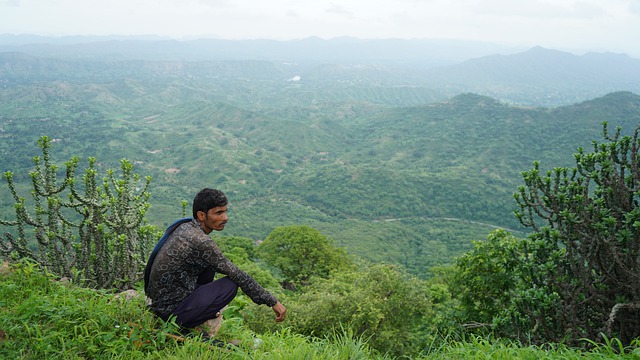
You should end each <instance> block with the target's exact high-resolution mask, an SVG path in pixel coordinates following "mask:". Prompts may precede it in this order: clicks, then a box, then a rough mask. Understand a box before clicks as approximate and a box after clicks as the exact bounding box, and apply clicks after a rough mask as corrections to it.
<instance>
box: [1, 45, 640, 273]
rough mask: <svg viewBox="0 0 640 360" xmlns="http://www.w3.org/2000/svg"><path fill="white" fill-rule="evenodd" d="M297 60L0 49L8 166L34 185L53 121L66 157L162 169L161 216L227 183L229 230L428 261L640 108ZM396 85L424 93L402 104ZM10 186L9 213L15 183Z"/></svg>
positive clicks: (503, 215)
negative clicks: (448, 90)
mask: <svg viewBox="0 0 640 360" xmlns="http://www.w3.org/2000/svg"><path fill="white" fill-rule="evenodd" d="M20 74H22V75H20ZM74 74H75V75H74ZM196 75H197V76H196ZM290 75H291V73H287V72H286V71H285V70H282V68H281V67H279V66H275V65H273V64H271V63H268V62H203V63H180V62H175V63H167V62H124V63H121V62H108V61H107V62H98V61H89V62H76V61H70V60H45V59H41V58H34V57H30V56H26V55H23V54H2V61H0V79H3V80H2V82H1V83H3V84H4V86H2V87H0V137H2V142H0V154H1V156H2V159H3V160H2V169H0V170H2V171H6V170H12V171H13V172H15V173H17V175H16V179H18V180H20V181H21V183H22V184H24V185H25V186H26V185H27V184H28V183H29V181H28V174H27V173H28V171H29V170H30V168H31V163H30V161H31V160H30V159H31V157H32V156H34V155H37V154H38V149H37V147H36V145H35V144H36V140H37V139H38V137H39V136H41V135H48V136H50V137H52V138H54V139H56V143H55V145H54V153H55V154H54V156H55V158H56V159H57V161H59V162H60V163H62V161H64V160H67V159H69V158H70V157H71V156H73V155H79V156H81V159H82V161H83V164H86V159H87V158H88V157H89V156H95V157H97V158H98V161H99V163H100V164H99V168H100V169H101V170H105V169H106V168H116V167H117V166H118V165H117V164H118V160H119V159H120V158H123V157H124V158H127V159H129V160H131V161H132V162H133V163H134V164H135V166H136V171H137V172H138V173H140V174H141V175H151V176H152V177H153V179H154V180H153V184H152V188H151V192H152V200H151V201H152V205H153V207H152V209H151V211H150V213H149V217H150V220H151V221H152V223H154V224H157V225H159V226H164V225H166V224H168V223H169V222H171V221H172V220H173V219H174V218H175V217H177V216H180V209H179V204H180V201H181V200H185V199H186V200H191V198H192V196H193V194H194V193H195V191H197V190H198V189H200V188H202V187H205V186H214V187H218V188H221V189H223V190H225V192H227V193H228V194H229V196H230V198H231V201H232V204H231V206H232V209H233V213H232V223H231V224H230V226H229V227H228V229H227V230H226V231H225V232H226V233H228V234H230V235H242V236H247V237H251V238H255V239H260V238H264V237H265V236H266V235H267V234H268V233H269V232H270V231H271V230H272V229H273V228H274V227H276V226H279V225H288V224H308V225H311V226H313V227H316V228H318V229H320V230H321V231H323V232H324V233H326V234H327V235H328V236H330V237H332V238H334V239H335V240H336V241H337V242H338V243H339V244H341V245H343V246H345V247H346V248H347V249H348V250H349V251H351V252H353V253H355V254H358V255H360V256H362V257H364V258H367V259H371V260H373V261H383V262H390V263H396V264H402V265H405V266H406V267H407V268H408V269H410V270H411V271H412V272H414V273H416V274H421V275H424V274H428V273H429V270H428V269H429V268H430V267H431V266H433V265H435V264H439V263H443V262H444V263H446V262H448V261H450V259H451V258H452V257H453V256H455V255H456V254H460V253H461V252H462V251H464V250H466V249H468V248H469V246H470V241H471V240H472V239H480V238H484V237H486V234H487V233H488V232H489V231H490V230H492V229H493V228H495V227H506V228H508V229H511V230H513V231H521V230H523V229H519V228H518V224H517V223H516V221H515V219H514V218H513V216H512V214H511V211H512V210H513V208H514V206H515V204H514V202H513V200H512V193H513V192H515V190H516V188H517V186H518V185H519V184H520V172H521V171H523V170H526V169H528V168H530V166H531V164H532V162H533V161H535V160H540V161H541V162H542V165H543V167H545V166H546V167H553V166H560V165H570V164H571V161H572V157H571V154H572V153H573V152H574V151H575V149H576V148H577V147H579V146H583V147H588V146H590V142H591V140H593V139H597V138H599V135H600V131H601V122H602V121H605V120H606V121H609V122H610V124H611V125H612V126H617V125H621V126H624V127H625V128H627V129H630V128H633V127H635V126H636V124H637V123H638V122H639V121H640V111H639V108H640V105H639V103H640V98H639V97H638V96H637V95H635V94H633V93H629V92H616V93H612V94H609V95H606V96H604V97H601V98H597V99H593V100H589V101H586V102H582V103H577V104H573V105H569V106H563V107H556V108H552V109H548V108H541V107H518V106H514V105H508V104H506V103H504V102H500V101H498V100H496V99H493V98H489V97H485V96H480V95H476V94H463V95H459V96H455V97H450V98H448V99H446V100H443V101H436V102H434V97H432V96H430V95H429V94H428V93H424V92H422V94H421V97H422V100H421V98H420V97H407V93H404V92H402V91H400V90H393V89H394V88H393V87H388V88H384V87H382V88H381V89H382V90H380V89H378V90H376V89H377V87H376V86H371V84H370V83H367V82H366V81H364V80H363V84H364V85H363V86H362V87H356V86H353V84H351V85H348V86H342V87H336V85H335V83H330V82H329V83H328V84H324V85H322V84H320V85H318V84H319V83H318V84H316V85H313V83H312V84H311V85H310V84H307V83H305V82H304V81H293V82H292V81H288V82H287V81H284V80H281V81H278V80H274V79H276V78H278V77H280V78H281V79H282V78H286V77H288V76H290ZM47 76H50V78H47ZM74 76H76V77H74ZM323 89H324V90H323ZM330 89H334V90H335V91H329V90H330ZM391 91H395V92H393V93H392V92H391ZM416 91H417V90H416ZM418 92H420V91H418ZM346 93H349V94H351V95H350V96H346V95H345V94H346ZM390 94H392V96H389V95H390ZM427 98H430V99H431V101H427ZM394 99H395V100H394ZM397 99H404V100H402V101H404V102H416V103H420V104H421V105H415V106H406V105H405V106H397V105H396V106H390V105H391V104H392V103H396V104H397V103H398V102H399V101H398V100H397ZM407 99H409V100H407ZM81 168H82V167H81ZM0 201H1V202H0V208H2V209H4V210H3V211H2V213H4V214H6V213H7V212H8V211H9V209H10V208H11V201H10V199H9V196H8V194H7V191H6V189H2V191H0Z"/></svg>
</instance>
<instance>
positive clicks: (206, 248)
mask: <svg viewBox="0 0 640 360" xmlns="http://www.w3.org/2000/svg"><path fill="white" fill-rule="evenodd" d="M227 203H228V202H227V198H226V196H225V195H224V194H223V193H222V191H220V190H215V189H209V188H205V189H203V190H201V191H200V192H199V193H198V194H197V195H196V196H195V198H194V199H193V218H192V219H183V220H180V221H178V222H176V223H174V225H177V226H172V227H170V228H169V229H167V232H166V233H165V236H163V239H161V240H160V242H159V243H158V245H157V246H156V249H154V252H153V253H152V255H151V257H150V259H149V262H148V263H147V268H146V269H145V292H146V294H147V296H148V297H149V298H150V299H151V305H150V308H151V309H152V310H153V311H154V312H155V313H156V314H157V315H158V316H159V317H160V318H162V319H163V320H165V321H166V320H168V319H169V318H170V317H171V316H175V318H176V320H175V321H176V323H177V324H178V325H181V326H183V327H185V328H194V327H196V326H199V325H201V324H204V323H205V322H207V321H208V320H210V319H214V318H217V317H218V316H220V311H221V310H222V309H223V308H224V307H225V306H226V305H227V304H229V303H230V302H231V301H232V300H233V298H234V297H235V296H236V293H237V291H238V287H240V288H241V289H242V291H243V292H244V293H245V294H247V295H248V296H249V297H250V298H251V300H253V302H255V303H256V304H266V305H268V306H270V307H271V308H272V309H273V311H274V312H275V315H276V321H277V322H281V321H283V320H284V319H285V316H286V312H287V309H286V308H285V307H284V306H283V305H282V304H281V303H280V301H278V300H277V299H276V298H275V296H273V295H272V294H271V293H269V292H268V291H267V290H265V289H264V288H263V287H262V286H260V284H258V283H257V282H256V281H255V280H254V279H253V278H252V277H251V276H249V275H248V274H247V273H245V272H244V271H242V270H240V269H238V267H237V266H236V265H235V264H233V263H232V262H231V261H230V260H229V259H227V258H226V257H225V256H224V254H222V252H221V251H220V249H219V248H218V246H217V245H216V244H215V243H214V242H213V239H211V237H210V236H209V234H210V233H211V232H212V231H214V230H215V231H222V230H223V229H224V226H225V225H226V223H227V221H228V220H229V217H228V216H227ZM180 222H181V223H180ZM172 229H173V232H171V230H172ZM215 273H221V274H224V275H226V276H225V277H223V278H220V279H218V280H215V281H213V278H214V275H215Z"/></svg>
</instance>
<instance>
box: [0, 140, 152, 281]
mask: <svg viewBox="0 0 640 360" xmlns="http://www.w3.org/2000/svg"><path fill="white" fill-rule="evenodd" d="M38 145H39V147H40V148H41V149H42V157H40V156H36V157H34V158H33V161H34V165H35V169H34V171H32V172H31V173H30V175H31V182H32V187H33V189H32V190H31V195H32V198H33V210H31V211H29V210H28V207H30V206H28V205H27V201H26V199H25V198H24V197H22V196H20V195H19V194H18V191H17V190H16V184H15V181H14V174H13V173H12V172H10V171H8V172H5V173H4V178H5V179H6V181H7V184H8V188H9V191H10V192H11V195H12V196H13V199H14V201H15V205H14V208H15V220H12V221H6V220H0V224H2V225H7V226H9V227H12V228H14V229H15V231H13V232H6V233H5V234H4V235H3V236H2V237H1V238H0V255H2V256H4V257H13V258H30V259H33V260H35V261H36V262H38V263H39V264H40V265H42V266H43V267H45V268H47V269H48V270H49V271H51V272H52V273H54V274H56V275H58V276H60V277H69V278H72V279H73V280H74V281H76V282H78V283H81V284H83V285H85V286H90V287H95V288H101V289H126V288H131V287H133V286H134V284H135V283H136V282H137V281H139V280H140V279H141V273H142V269H143V267H144V262H145V260H146V255H147V254H148V252H149V249H150V248H151V246H152V244H153V242H154V241H155V240H156V238H157V237H158V234H157V231H156V230H155V228H154V227H152V226H150V225H147V223H146V220H145V214H146V212H147V210H148V209H149V202H148V199H149V192H148V187H149V183H150V181H151V178H150V177H146V178H145V179H144V182H143V181H142V179H141V178H140V176H139V175H137V174H134V173H133V165H132V164H131V162H129V161H128V160H126V159H123V160H121V162H120V169H121V174H119V175H116V172H115V171H113V170H111V169H109V170H107V175H106V176H105V177H104V178H102V179H99V177H98V171H97V169H96V159H95V158H89V160H88V161H89V165H88V167H87V168H86V169H85V171H84V174H83V176H82V178H81V179H78V178H77V177H76V170H77V167H78V163H79V159H78V158H77V157H73V158H71V160H69V161H67V162H66V163H65V166H66V173H65V177H64V179H62V180H58V178H57V173H58V167H57V166H56V165H55V164H53V163H52V162H51V158H50V150H51V145H52V141H51V139H50V138H49V137H47V136H43V137H41V138H40V139H39V140H38ZM141 183H142V184H141ZM140 185H141V186H140ZM29 230H31V231H32V232H30V231H29Z"/></svg>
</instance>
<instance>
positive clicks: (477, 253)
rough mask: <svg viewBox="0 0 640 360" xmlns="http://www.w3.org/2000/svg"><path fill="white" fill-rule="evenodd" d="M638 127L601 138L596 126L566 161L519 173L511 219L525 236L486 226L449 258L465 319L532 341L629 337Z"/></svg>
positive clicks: (635, 326) (634, 307)
mask: <svg viewBox="0 0 640 360" xmlns="http://www.w3.org/2000/svg"><path fill="white" fill-rule="evenodd" d="M638 131H639V130H638V129H636V130H635V131H634V132H633V134H632V135H630V136H623V135H622V133H621V130H620V129H618V131H617V132H616V133H615V134H614V135H610V134H609V133H608V130H607V125H606V123H605V126H604V133H603V139H604V141H603V142H597V141H594V142H593V152H586V151H584V150H583V149H582V148H580V149H578V151H577V153H576V154H575V155H574V157H575V162H576V165H575V167H572V168H560V167H558V168H555V169H553V170H549V171H546V172H544V173H543V172H542V171H541V170H540V165H539V164H537V163H536V164H535V165H534V168H533V169H532V170H529V171H526V172H523V178H524V182H525V185H523V186H521V187H520V188H519V191H518V192H517V193H516V194H515V197H516V200H517V202H518V204H519V209H518V210H517V211H516V215H517V217H518V218H519V219H520V220H521V221H522V223H523V224H524V225H526V226H530V227H532V228H533V232H532V234H530V235H529V236H528V237H527V238H524V239H517V238H515V237H514V236H512V235H511V234H509V233H508V232H505V231H503V230H498V231H495V232H494V233H492V234H490V235H489V237H488V239H487V240H486V241H478V242H475V244H474V249H473V250H472V251H470V252H468V253H466V254H464V255H463V256H461V257H460V258H458V259H457V261H456V264H455V265H456V266H455V275H454V277H453V280H454V284H455V285H454V286H452V289H453V290H454V293H457V294H458V296H457V297H458V298H459V299H460V302H461V310H462V315H463V320H464V321H466V322H467V323H468V324H470V325H474V324H475V325H476V326H479V327H481V328H483V329H488V330H490V331H491V332H492V333H494V334H497V335H499V336H502V337H513V338H517V339H519V340H521V341H531V342H533V343H548V342H554V343H559V342H563V343H567V344H578V343H581V342H583V341H584V339H590V340H591V341H592V342H594V343H596V342H602V341H605V340H606V339H607V338H611V337H616V338H618V339H620V341H621V343H622V344H629V343H631V342H632V341H633V340H634V339H635V338H637V336H638V334H640V324H639V323H638V321H637V311H638V309H639V308H640V305H638V294H637V292H638V290H639V289H640V283H639V282H638V273H639V272H640V269H639V268H638V258H639V256H638V254H639V250H638V242H639V241H638V240H639V239H640V234H638V228H639V226H640V223H639V222H638V211H639V209H638V194H639V193H638V186H637V184H638V181H640V171H638V164H639V161H638V155H639V154H640V139H639V138H638Z"/></svg>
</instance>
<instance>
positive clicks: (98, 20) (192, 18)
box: [0, 0, 640, 58]
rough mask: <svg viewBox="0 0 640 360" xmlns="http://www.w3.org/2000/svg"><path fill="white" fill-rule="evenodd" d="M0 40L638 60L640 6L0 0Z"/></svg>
mask: <svg viewBox="0 0 640 360" xmlns="http://www.w3.org/2000/svg"><path fill="white" fill-rule="evenodd" d="M0 34H37V35H113V34H119V35H142V34H154V35H163V36H169V37H173V38H185V37H186V38H193V37H217V38H226V39H276V40H288V39H301V38H305V37H309V36H318V37H321V38H325V39H329V38H334V37H340V36H353V37H358V38H365V39H373V38H411V39H422V38H424V39H464V40H485V41H490V42H498V43H502V44H509V45H521V46H534V45H540V46H543V47H548V48H552V49H558V50H565V51H572V52H575V53H580V52H583V51H612V52H623V53H627V54H629V55H631V56H633V57H635V58H640V0H342V1H338V0H335V1H316V0H0Z"/></svg>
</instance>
